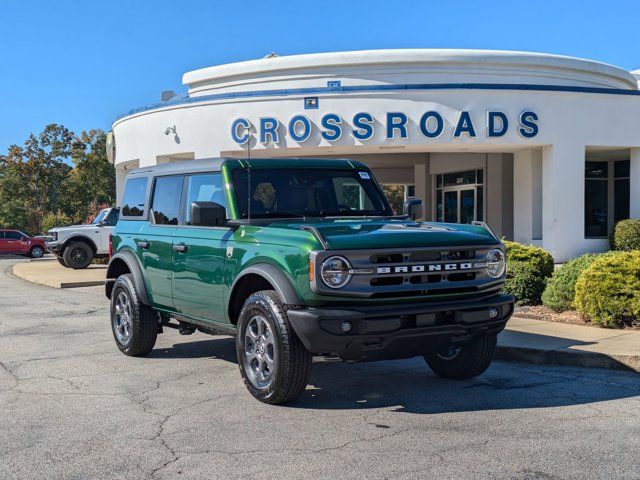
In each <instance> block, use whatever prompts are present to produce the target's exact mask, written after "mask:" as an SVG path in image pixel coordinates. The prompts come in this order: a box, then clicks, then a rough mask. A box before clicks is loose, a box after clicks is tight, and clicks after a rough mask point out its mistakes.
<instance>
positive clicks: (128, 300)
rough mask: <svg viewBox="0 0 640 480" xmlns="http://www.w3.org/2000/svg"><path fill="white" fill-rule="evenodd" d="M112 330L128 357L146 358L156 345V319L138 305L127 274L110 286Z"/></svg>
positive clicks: (136, 296) (147, 308)
mask: <svg viewBox="0 0 640 480" xmlns="http://www.w3.org/2000/svg"><path fill="white" fill-rule="evenodd" d="M111 330H112V332H113V338H114V339H115V341H116V345H118V348H119V349H120V351H121V352H122V353H124V354H125V355H129V356H130V357H140V356H143V355H146V354H148V353H149V352H150V351H151V350H152V349H153V346H154V345H155V344H156V339H157V337H158V325H157V320H156V316H155V315H154V312H153V310H152V309H151V308H150V307H148V306H146V305H144V304H143V303H142V302H141V300H140V295H139V294H138V291H137V290H136V286H135V283H134V282H133V276H132V275H131V274H130V273H128V274H126V275H121V276H120V277H118V279H117V280H116V282H115V283H114V285H113V290H112V292H111Z"/></svg>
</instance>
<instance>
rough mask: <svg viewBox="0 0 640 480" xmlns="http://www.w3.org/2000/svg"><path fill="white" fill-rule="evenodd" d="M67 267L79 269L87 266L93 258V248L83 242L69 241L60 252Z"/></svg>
mask: <svg viewBox="0 0 640 480" xmlns="http://www.w3.org/2000/svg"><path fill="white" fill-rule="evenodd" d="M62 258H63V259H64V263H66V264H67V266H68V267H69V268H73V269H75V270H80V269H83V268H87V267H88V266H89V265H90V264H91V260H93V249H92V248H91V247H90V246H89V245H87V244H86V243H85V242H71V243H70V244H69V246H68V247H67V248H65V249H64V253H63V254H62Z"/></svg>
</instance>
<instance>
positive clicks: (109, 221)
mask: <svg viewBox="0 0 640 480" xmlns="http://www.w3.org/2000/svg"><path fill="white" fill-rule="evenodd" d="M116 223H118V210H116V209H115V208H114V209H113V210H111V212H110V213H109V216H108V217H107V218H106V220H105V222H104V224H105V225H106V226H107V227H115V226H116Z"/></svg>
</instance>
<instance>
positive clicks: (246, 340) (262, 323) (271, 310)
mask: <svg viewBox="0 0 640 480" xmlns="http://www.w3.org/2000/svg"><path fill="white" fill-rule="evenodd" d="M236 351H237V355H238V365H239V367H240V374H241V375H242V379H243V381H244V383H245V385H246V387H247V389H248V390H249V392H250V393H251V394H252V395H253V396H254V397H255V398H257V399H258V400H260V401H261V402H264V403H269V404H272V405H276V404H281V403H286V402H290V401H292V400H294V399H295V398H297V397H298V396H299V395H300V393H302V391H304V389H305V388H306V386H307V381H308V378H309V369H310V367H311V361H312V355H311V354H310V353H309V352H308V351H307V349H306V348H305V347H304V345H303V344H302V342H301V341H300V339H299V338H298V336H297V335H296V333H295V331H294V330H293V328H292V327H291V324H290V323H289V319H288V318H287V307H286V305H284V304H283V303H282V301H281V300H280V297H279V296H278V294H277V293H276V292H275V291H273V290H264V291H261V292H257V293H254V294H253V295H251V296H250V297H249V298H248V299H247V300H246V301H245V303H244V306H243V307H242V311H241V312H240V316H239V318H238V330H237V336H236Z"/></svg>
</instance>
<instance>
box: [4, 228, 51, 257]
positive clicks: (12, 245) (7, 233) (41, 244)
mask: <svg viewBox="0 0 640 480" xmlns="http://www.w3.org/2000/svg"><path fill="white" fill-rule="evenodd" d="M47 251H48V249H47V244H46V242H45V239H44V238H36V237H30V236H29V235H26V234H24V233H22V232H20V231H18V230H4V229H0V254H9V253H11V254H17V255H28V256H30V257H31V258H40V257H42V256H43V255H44V254H45V253H46V252H47Z"/></svg>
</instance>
